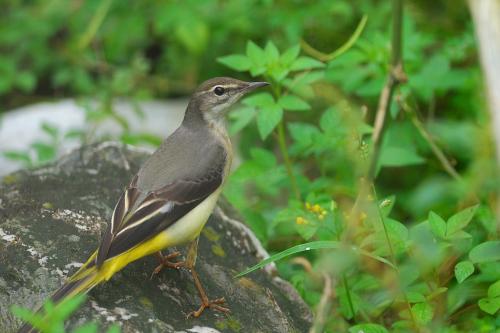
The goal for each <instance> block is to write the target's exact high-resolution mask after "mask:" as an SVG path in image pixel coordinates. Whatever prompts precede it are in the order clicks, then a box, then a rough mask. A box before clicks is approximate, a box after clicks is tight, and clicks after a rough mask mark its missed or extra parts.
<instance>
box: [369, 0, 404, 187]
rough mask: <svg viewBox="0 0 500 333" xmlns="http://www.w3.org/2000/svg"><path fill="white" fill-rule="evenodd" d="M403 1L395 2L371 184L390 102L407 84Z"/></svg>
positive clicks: (370, 170)
mask: <svg viewBox="0 0 500 333" xmlns="http://www.w3.org/2000/svg"><path fill="white" fill-rule="evenodd" d="M402 30H403V0H393V13H392V55H391V65H390V68H389V74H388V76H387V79H386V82H385V85H384V88H383V89H382V92H381V94H380V97H379V101H378V107H377V114H376V115H375V123H374V129H373V134H372V144H373V150H372V154H371V158H370V166H369V168H368V175H367V178H368V180H369V181H370V182H371V181H373V180H374V179H375V173H376V169H377V162H378V159H379V155H380V146H381V143H382V138H383V135H384V131H385V128H386V124H387V120H386V118H387V113H388V111H389V107H390V101H391V99H392V95H393V94H394V90H395V89H396V87H397V86H398V85H399V84H400V83H404V82H406V80H407V78H406V74H405V72H404V70H403V60H402V58H403V50H402V39H403V36H402V35H403V33H402Z"/></svg>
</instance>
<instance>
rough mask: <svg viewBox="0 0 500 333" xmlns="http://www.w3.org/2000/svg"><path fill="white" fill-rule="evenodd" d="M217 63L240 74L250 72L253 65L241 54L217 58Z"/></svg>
mask: <svg viewBox="0 0 500 333" xmlns="http://www.w3.org/2000/svg"><path fill="white" fill-rule="evenodd" d="M217 61H218V62H220V63H221V64H223V65H226V66H227V67H229V68H231V69H234V70H236V71H239V72H244V71H248V70H249V69H250V66H251V65H252V63H251V62H250V59H248V57H247V56H244V55H240V54H232V55H228V56H224V57H219V58H217Z"/></svg>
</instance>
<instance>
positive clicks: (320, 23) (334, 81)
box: [0, 0, 500, 333]
mask: <svg viewBox="0 0 500 333" xmlns="http://www.w3.org/2000/svg"><path fill="white" fill-rule="evenodd" d="M52 3H53V4H52V5H51V6H46V2H44V1H41V0H40V1H32V2H31V4H30V5H24V6H18V5H17V1H14V0H8V1H7V6H6V12H7V13H13V14H12V15H6V19H5V20H0V48H2V49H14V48H13V46H14V45H17V44H18V40H19V38H21V37H22V38H25V39H29V40H30V41H31V42H30V43H24V44H22V47H19V48H15V52H12V54H9V55H3V56H2V55H0V73H1V74H2V75H0V101H2V103H3V106H4V107H7V106H13V105H18V104H23V103H25V102H26V100H27V98H28V97H26V95H28V96H29V99H30V100H31V99H32V98H38V97H46V96H48V95H50V96H64V95H66V94H68V95H72V96H73V95H74V96H79V97H80V98H81V103H82V105H85V107H86V110H87V111H86V112H87V121H88V122H89V123H91V124H94V125H96V126H97V125H98V124H99V123H100V122H102V121H103V120H106V119H112V120H113V121H115V122H116V123H117V124H119V125H120V126H121V128H122V135H121V136H120V137H119V138H118V139H121V140H123V141H125V142H128V143H132V144H144V143H149V144H153V145H156V144H158V138H155V137H151V136H150V135H148V134H147V133H144V134H139V135H137V134H132V133H131V132H130V131H129V124H127V121H126V120H124V119H123V118H121V117H120V115H118V114H117V113H116V112H115V111H114V110H113V106H112V105H113V101H114V100H115V99H116V98H117V97H121V96H127V97H129V98H131V99H133V100H134V101H138V100H141V99H144V98H149V97H165V96H177V95H184V94H186V93H188V92H189V91H191V90H192V89H193V88H194V86H195V85H196V84H197V82H199V81H201V80H202V79H205V78H208V77H212V76H221V75H231V76H235V72H237V73H238V74H236V76H238V75H240V76H241V77H242V78H246V79H249V78H253V79H254V80H259V81H260V80H266V81H269V82H270V83H272V85H271V88H270V89H269V90H268V91H265V90H264V91H261V92H258V93H255V94H252V95H250V96H248V97H246V98H245V99H243V100H242V102H241V105H240V106H239V107H238V108H237V109H235V110H233V111H232V112H231V113H230V114H229V117H230V122H229V128H230V132H231V134H232V135H233V136H234V137H235V138H237V145H236V146H237V147H236V148H237V150H238V152H239V155H240V157H241V158H240V160H241V163H240V164H239V165H238V166H237V168H236V170H235V171H234V172H233V174H232V176H231V177H230V179H229V182H228V184H227V185H226V187H225V190H224V195H225V197H226V198H227V199H228V200H229V201H230V202H231V203H232V204H233V205H234V206H235V207H236V208H237V209H238V210H239V212H240V213H241V214H242V216H243V217H244V220H245V221H246V222H247V223H248V224H249V225H250V227H251V228H252V230H253V231H254V232H255V233H256V234H257V236H258V238H259V239H260V240H261V241H262V242H263V243H264V245H265V247H266V249H267V250H268V251H269V252H270V253H271V254H272V255H271V257H270V258H269V259H267V260H265V261H264V262H262V263H260V264H259V265H257V266H255V267H252V268H249V269H248V270H246V271H245V272H242V273H241V274H251V271H254V270H256V269H258V268H261V267H263V266H264V265H266V264H268V263H270V262H272V261H275V260H279V261H277V265H278V268H279V270H280V273H281V274H282V275H283V276H284V277H285V278H287V279H288V280H289V281H291V282H292V283H293V284H294V286H295V287H296V288H297V290H299V292H300V293H301V295H302V297H303V298H304V299H305V300H306V302H308V303H309V305H310V306H311V307H312V308H313V310H314V311H315V313H316V314H317V315H318V316H319V315H320V314H321V313H322V311H323V308H322V306H323V305H322V302H320V300H321V298H322V296H323V295H322V294H323V291H324V289H325V288H324V287H325V286H324V285H323V283H324V281H326V280H325V279H323V276H324V274H327V275H328V276H331V277H332V279H333V280H334V293H333V295H334V296H332V297H331V298H330V299H329V300H328V301H329V302H330V303H331V305H332V307H331V311H329V312H328V316H327V318H326V324H325V327H324V331H325V332H365V333H366V332H407V331H417V332H449V333H452V332H453V333H455V332H491V331H494V330H495V328H496V327H498V326H499V325H500V323H499V322H498V313H499V308H500V293H499V290H500V289H499V288H500V285H499V283H500V282H499V281H500V270H499V267H500V241H499V238H498V236H499V235H498V224H497V222H496V218H497V217H496V214H497V213H498V207H499V202H498V195H499V180H498V179H499V178H498V166H497V164H496V162H495V158H494V149H493V147H494V143H493V141H492V137H491V131H490V129H489V128H490V123H491V121H490V118H489V115H488V112H487V110H486V107H485V105H484V102H483V98H484V96H483V95H484V93H483V92H482V88H483V87H482V81H481V80H482V78H481V75H480V69H479V64H478V60H477V51H476V45H475V41H474V35H473V27H472V24H471V22H470V19H469V15H468V13H467V8H466V6H465V4H464V3H461V2H460V3H457V2H455V1H443V2H440V3H439V4H437V3H436V2H432V1H419V2H408V1H406V2H404V4H405V14H404V21H403V22H404V23H403V27H402V33H403V47H402V49H403V52H402V54H403V64H404V71H405V74H406V76H407V77H408V82H406V83H405V84H402V85H400V86H399V87H398V89H397V90H396V91H395V92H394V96H393V98H392V99H391V101H390V110H389V111H390V115H389V117H388V119H386V130H385V132H384V135H383V138H382V142H381V150H380V155H379V156H378V158H377V159H376V178H375V181H374V183H373V184H370V183H369V184H368V185H367V187H366V185H365V175H366V174H367V169H368V168H369V165H370V163H371V162H372V159H373V153H372V151H373V141H372V134H373V132H374V126H373V124H374V117H375V113H376V111H377V107H378V101H379V97H380V95H381V91H382V89H383V87H384V84H385V82H386V78H387V75H388V72H389V70H390V68H391V67H390V55H391V51H392V47H391V28H390V25H389V24H388V22H390V21H391V17H392V12H391V6H390V4H391V2H381V1H347V0H341V1H334V2H332V1H329V0H318V1H314V2H313V3H310V2H308V3H307V6H305V5H304V3H305V2H303V1H295V2H289V1H288V2H287V1H268V0H250V1H230V2H222V1H216V0H208V1H203V2H200V1H195V0H190V1H183V2H182V5H180V4H179V3H178V2H173V1H157V2H154V3H149V2H135V3H134V4H133V5H131V4H129V3H125V2H119V1H97V0H92V1H85V2H78V4H77V5H75V4H72V3H71V2H64V1H60V0H59V1H53V2H52ZM33 15H36V16H37V17H38V18H39V20H37V21H36V24H35V23H34V22H35V21H34V20H33V19H32V17H33ZM364 17H367V18H368V19H367V20H366V19H365V18H364ZM67 18H70V19H67ZM14 21H15V22H16V27H17V28H16V29H13V28H12V26H13V23H12V22H14ZM123 27H127V33H124V32H123ZM356 27H357V28H356ZM215 60H216V61H215ZM15 73H19V75H14V74H15ZM86 97H92V98H93V99H97V100H98V101H99V103H97V104H96V103H89V102H88V101H87V100H86ZM140 117H141V111H140V110H139V111H138V119H140ZM46 127H47V128H46V129H45V131H46V133H47V140H46V141H44V142H42V143H39V144H36V145H34V146H33V147H31V148H30V151H28V152H7V154H8V155H9V156H10V157H11V158H14V159H19V160H23V161H24V162H25V163H26V165H28V166H29V165H34V164H37V163H38V162H43V161H45V160H47V159H49V158H51V157H53V156H55V155H56V152H57V147H58V144H59V143H60V142H61V140H66V138H65V134H64V133H59V132H58V130H57V129H53V128H50V125H48V126H46ZM78 133H79V132H76V135H75V136H78ZM80 134H81V135H80V136H78V137H79V138H80V140H81V141H82V142H89V141H92V140H95V138H92V133H80ZM51 149H52V150H51ZM241 274H240V275H241Z"/></svg>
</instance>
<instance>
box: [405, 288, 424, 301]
mask: <svg viewBox="0 0 500 333" xmlns="http://www.w3.org/2000/svg"><path fill="white" fill-rule="evenodd" d="M406 298H407V299H408V302H410V303H421V302H425V296H424V295H422V294H421V293H417V292H415V291H408V292H407V293H406Z"/></svg>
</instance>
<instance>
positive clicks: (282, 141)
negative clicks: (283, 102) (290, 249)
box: [266, 77, 302, 201]
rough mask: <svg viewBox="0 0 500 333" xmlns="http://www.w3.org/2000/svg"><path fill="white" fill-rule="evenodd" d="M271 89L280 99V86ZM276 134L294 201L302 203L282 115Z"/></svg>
mask: <svg viewBox="0 0 500 333" xmlns="http://www.w3.org/2000/svg"><path fill="white" fill-rule="evenodd" d="M266 80H267V81H269V80H270V79H269V78H267V77H266ZM272 87H273V95H274V98H275V99H276V100H278V99H279V98H280V97H281V86H279V84H273V85H272ZM277 132H278V133H277V139H278V146H279V148H280V152H281V156H282V157H283V162H284V163H285V168H286V172H287V174H288V178H289V179H290V184H291V186H292V190H293V192H294V194H295V197H296V199H297V200H299V201H302V198H301V196H300V190H299V187H298V186H297V180H296V179H295V175H294V173H293V168H292V162H291V160H290V156H289V155H288V148H287V146H286V134H285V116H284V115H283V118H282V119H281V121H280V122H279V124H278V128H277Z"/></svg>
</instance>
